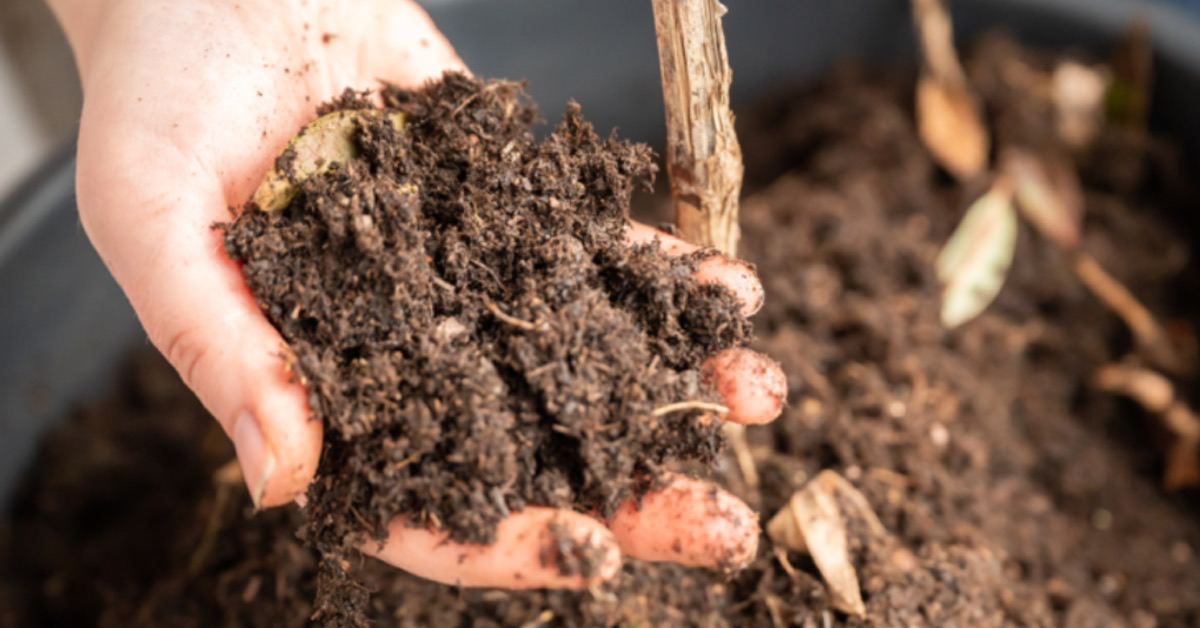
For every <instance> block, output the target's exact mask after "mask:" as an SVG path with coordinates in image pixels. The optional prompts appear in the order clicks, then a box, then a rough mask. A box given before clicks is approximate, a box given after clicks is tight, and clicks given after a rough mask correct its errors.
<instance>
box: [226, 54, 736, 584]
mask: <svg viewBox="0 0 1200 628" xmlns="http://www.w3.org/2000/svg"><path fill="white" fill-rule="evenodd" d="M383 101H384V106H385V107H386V108H388V109H395V110H400V111H403V112H405V113H406V114H407V116H408V118H407V120H408V122H407V124H406V127H405V129H404V131H402V132H400V131H397V130H396V129H394V128H393V127H392V126H391V124H390V123H389V122H388V121H387V120H386V119H384V118H382V117H377V118H376V119H374V120H369V121H365V122H364V123H363V126H362V127H361V128H360V129H359V133H358V137H357V141H358V143H359V145H360V152H361V154H360V156H358V157H356V158H355V159H352V160H350V161H349V162H347V163H346V164H344V166H343V167H338V168H335V169H334V170H331V171H329V172H328V173H326V174H322V175H319V176H316V177H313V178H311V179H309V180H307V181H304V182H303V184H302V186H301V192H300V194H299V195H298V196H297V198H296V199H295V200H294V201H293V202H292V203H291V205H290V206H289V207H287V208H286V209H284V210H282V211H279V212H274V213H266V212H263V211H259V210H258V209H257V208H256V207H248V208H247V209H246V211H243V212H242V213H241V214H240V215H239V216H238V217H237V219H236V221H235V222H234V223H233V224H231V225H226V226H224V228H225V231H226V239H225V241H226V247H227V249H228V251H229V253H230V255H231V256H232V257H233V258H234V259H236V260H238V261H240V262H242V263H243V274H244V275H245V277H246V281H247V283H248V284H249V287H250V290H251V292H252V293H253V294H254V295H255V297H256V300H257V302H258V304H259V306H260V307H261V308H262V310H263V312H264V313H266V315H267V316H268V318H270V320H271V322H272V323H274V325H275V326H276V327H277V328H278V329H279V330H280V332H281V333H282V335H283V337H284V339H285V340H286V341H287V343H288V345H289V347H290V349H291V351H292V352H293V356H294V357H293V358H292V360H293V362H294V369H295V371H296V372H297V373H298V375H299V378H300V379H301V381H303V382H304V383H305V384H306V385H307V386H308V388H309V390H310V405H311V407H312V410H313V413H314V417H315V418H316V419H318V420H321V421H323V422H324V424H325V425H326V430H325V447H324V451H323V453H322V457H321V462H320V467H319V469H318V472H317V478H316V481H315V482H314V483H313V485H312V488H311V489H310V490H309V494H308V497H309V507H308V508H307V509H306V514H307V520H308V524H307V525H306V526H305V533H306V535H307V536H308V538H309V539H310V541H311V542H313V543H314V544H315V546H316V547H318V548H320V549H321V550H322V551H325V552H331V553H334V554H338V555H341V554H344V553H347V552H351V551H354V550H355V549H356V548H357V547H359V546H360V545H361V544H362V543H363V541H364V540H365V539H364V537H363V535H364V534H369V535H370V536H371V537H374V538H377V539H382V538H384V537H385V536H386V529H387V524H388V522H390V521H391V520H392V519H393V518H394V517H396V516H397V515H401V516H404V517H405V518H406V520H407V522H408V523H409V524H410V525H413V526H420V527H427V526H433V527H438V528H442V529H445V530H447V531H448V532H449V534H450V538H452V539H454V540H457V541H467V542H477V543H489V542H491V541H492V540H493V538H494V535H495V528H496V524H497V523H498V522H499V521H500V520H501V519H502V518H503V517H505V516H507V515H508V514H509V513H510V512H513V511H518V510H521V509H522V508H524V507H525V506H526V505H528V504H536V505H540V506H553V507H559V508H571V509H575V510H578V511H580V512H588V513H596V514H598V515H599V516H604V517H606V516H609V515H610V514H612V513H613V512H614V511H615V510H616V507H617V505H619V504H620V503H621V502H624V501H626V500H628V499H635V498H638V497H640V496H641V495H642V494H643V493H644V492H645V491H646V490H647V489H649V488H651V487H652V486H654V485H655V484H656V483H657V482H659V479H660V477H661V475H662V472H663V471H664V469H665V468H666V467H667V465H669V464H671V463H675V462H678V461H697V462H699V463H704V464H707V463H711V462H712V461H713V460H714V459H715V457H716V455H717V453H718V452H719V449H720V445H721V439H720V430H719V422H717V421H707V422H704V421H698V420H697V419H698V418H699V417H700V416H701V415H702V414H703V412H704V411H702V410H695V409H684V410H679V411H672V412H668V413H666V414H663V415H661V416H660V415H656V414H653V411H654V410H655V409H656V408H659V407H661V406H665V405H668V404H672V403H676V402H680V401H689V400H701V401H717V400H718V397H717V396H716V394H715V393H714V392H713V391H712V390H711V389H710V388H709V387H708V386H707V385H706V384H705V383H704V381H703V377H702V374H701V361H702V360H703V359H704V358H705V357H708V356H710V355H712V354H714V353H716V352H717V351H719V350H721V349H725V348H728V347H732V346H738V345H744V344H745V343H746V342H748V339H749V334H750V326H749V323H748V322H747V321H746V319H745V318H744V317H743V316H742V315H741V314H740V306H739V304H738V303H737V301H736V299H735V298H734V297H733V295H732V293H730V292H729V291H728V290H726V289H725V288H723V287H720V286H716V285H711V284H700V283H698V282H696V281H695V280H694V279H692V278H691V272H692V271H693V270H694V268H695V260H696V259H697V257H696V256H691V257H686V258H671V257H668V256H666V255H665V254H664V253H662V252H661V250H660V249H659V248H658V245H657V243H656V244H653V245H639V246H630V245H629V244H628V243H627V242H626V240H625V230H626V228H627V221H628V210H629V202H630V196H631V194H632V193H633V190H634V188H635V186H637V185H639V184H642V185H646V184H648V183H649V181H650V180H651V179H652V178H653V175H654V172H655V166H654V164H653V162H652V160H651V156H650V150H649V148H648V147H646V146H636V145H631V144H626V143H623V142H618V141H616V140H614V139H609V140H601V139H599V138H598V137H597V136H596V134H595V133H594V132H593V130H592V128H591V126H590V125H589V124H587V123H586V122H584V121H583V119H582V118H581V117H580V112H579V107H578V106H576V105H571V106H569V107H568V110H567V114H566V116H565V118H564V120H563V121H562V123H561V124H560V125H559V126H558V128H557V129H555V131H554V132H553V133H552V134H551V135H550V136H549V137H548V138H547V139H545V140H544V141H541V142H539V141H536V140H535V139H534V136H533V132H532V124H533V122H534V121H535V120H536V114H535V112H534V110H533V108H532V106H531V105H529V104H528V103H527V102H526V98H525V97H524V94H523V91H522V90H521V87H520V85H518V84H516V83H508V82H491V83H482V82H479V81H476V80H474V79H469V78H466V77H464V76H461V75H455V74H448V75H447V76H446V77H445V79H444V80H443V81H442V82H439V83H435V84H431V85H429V86H427V87H426V88H424V89H422V90H420V91H416V92H413V91H402V90H398V89H386V90H385V91H384V92H383ZM362 105H363V101H361V100H359V99H357V98H355V97H354V95H353V94H349V95H347V97H345V98H343V99H342V101H341V102H339V103H338V106H343V107H346V106H349V107H361V106H362ZM280 162H281V163H282V165H284V166H285V167H290V166H289V162H290V160H289V159H286V158H284V159H281V160H280ZM364 526H365V527H366V528H367V529H366V530H363V527H364ZM557 545H562V543H561V542H559V543H557ZM550 549H552V548H548V551H549V550H550ZM595 549H596V548H592V551H591V554H593V555H592V556H587V557H584V556H581V555H578V553H570V552H562V551H554V552H550V553H552V554H557V555H559V556H562V557H563V558H564V559H565V560H566V561H567V563H569V564H563V565H562V567H563V570H564V572H569V573H572V574H573V573H577V572H580V571H586V570H587V569H588V568H593V567H596V566H598V564H599V563H598V562H597V561H596V560H595V558H596V557H595V556H594V554H595V553H596V552H595ZM585 553H586V552H585ZM581 575H584V576H589V575H590V574H589V573H582V574H581Z"/></svg>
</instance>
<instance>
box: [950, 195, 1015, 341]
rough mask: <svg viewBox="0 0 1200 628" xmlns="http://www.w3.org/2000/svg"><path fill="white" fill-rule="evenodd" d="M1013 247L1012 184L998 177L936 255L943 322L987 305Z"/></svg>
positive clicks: (959, 318)
mask: <svg viewBox="0 0 1200 628" xmlns="http://www.w3.org/2000/svg"><path fill="white" fill-rule="evenodd" d="M1016 247H1017V213H1016V210H1015V209H1013V204H1012V187H1011V185H1010V184H1009V183H1008V181H1007V179H1005V178H1004V177H1000V178H998V179H997V180H996V182H995V183H993V184H992V188H991V189H990V190H988V192H987V193H986V194H984V195H983V196H981V197H979V200H977V201H975V203H974V204H973V205H971V207H970V208H969V209H968V210H967V213H966V214H965V215H964V216H963V219H962V222H961V223H959V225H958V228H957V229H955V230H954V234H953V235H951V236H950V240H949V241H947V242H946V246H944V247H942V252H941V253H940V254H938V259H937V275H938V279H939V280H940V281H941V282H942V285H943V290H942V324H943V325H945V326H946V327H947V328H951V329H953V328H954V327H957V326H959V325H961V324H963V323H965V322H967V321H969V320H971V319H972V318H975V317H976V316H978V315H979V313H980V312H983V310H984V309H986V308H987V306H988V305H989V304H990V303H991V302H992V300H994V299H995V298H996V295H997V294H999V293H1000V288H1001V287H1002V286H1003V285H1004V278H1005V277H1006V276H1007V275H1008V269H1009V267H1010V266H1012V260H1013V253H1014V252H1015V251H1016Z"/></svg>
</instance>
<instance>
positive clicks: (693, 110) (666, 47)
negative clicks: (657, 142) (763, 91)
mask: <svg viewBox="0 0 1200 628" xmlns="http://www.w3.org/2000/svg"><path fill="white" fill-rule="evenodd" d="M724 13H725V8H724V7H723V6H721V4H720V3H719V2H717V0H654V26H655V29H656V31H657V34H658V58H659V63H660V65H661V67H662V84H663V102H664V105H665V107H666V112H667V172H668V173H669V174H670V179H671V198H672V199H673V200H674V205H675V223H676V225H677V226H678V227H679V229H680V231H681V232H682V234H683V237H684V239H686V240H689V241H691V242H694V243H696V244H701V245H705V246H712V247H714V248H716V249H717V250H718V251H721V252H722V253H725V254H728V255H730V256H736V255H737V244H738V238H739V237H740V235H741V232H740V230H739V228H738V220H737V218H738V194H739V193H740V192H741V188H742V151H741V148H740V147H739V145H738V141H737V135H736V134H735V133H734V129H733V112H732V111H731V110H730V108H729V83H730V81H731V80H732V72H731V71H730V69H729V61H728V57H727V55H726V53H725V35H724V33H723V31H722V30H721V16H722V15H724Z"/></svg>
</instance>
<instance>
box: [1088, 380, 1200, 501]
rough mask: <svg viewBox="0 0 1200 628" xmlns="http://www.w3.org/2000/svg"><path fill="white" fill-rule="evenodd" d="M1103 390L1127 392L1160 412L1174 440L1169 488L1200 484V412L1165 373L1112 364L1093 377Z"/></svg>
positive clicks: (1166, 481) (1165, 481)
mask: <svg viewBox="0 0 1200 628" xmlns="http://www.w3.org/2000/svg"><path fill="white" fill-rule="evenodd" d="M1092 383H1093V385H1094V386H1096V387H1097V388H1099V389H1100V390H1104V391H1107V392H1111V393H1115V394H1119V395H1125V396H1126V397H1129V398H1130V399H1133V400H1134V401H1136V402H1137V403H1138V404H1139V405H1141V406H1142V407H1143V408H1145V409H1146V411H1147V412H1149V413H1151V414H1155V415H1158V417H1159V418H1160V419H1161V420H1162V422H1163V425H1164V426H1165V427H1166V428H1167V430H1168V431H1169V432H1171V435H1172V436H1173V437H1174V441H1173V442H1172V443H1171V446H1170V450H1169V451H1168V454H1167V469H1166V473H1165V477H1164V478H1163V484H1164V485H1165V486H1166V488H1167V489H1168V490H1174V489H1178V488H1183V487H1186V486H1200V416H1197V415H1196V413H1195V412H1194V411H1192V409H1191V408H1190V407H1188V405H1187V404H1186V403H1184V402H1183V401H1181V400H1180V399H1179V398H1178V397H1177V396H1176V395H1175V387H1174V386H1172V385H1171V382H1170V381H1168V380H1167V378H1166V377H1163V376H1162V375H1160V374H1158V373H1156V372H1154V371H1152V370H1150V369H1148V368H1144V367H1142V366H1138V365H1136V364H1131V363H1128V362H1125V363H1120V364H1109V365H1105V366H1102V367H1100V368H1099V369H1097V370H1096V373H1095V375H1094V376H1093V378H1092Z"/></svg>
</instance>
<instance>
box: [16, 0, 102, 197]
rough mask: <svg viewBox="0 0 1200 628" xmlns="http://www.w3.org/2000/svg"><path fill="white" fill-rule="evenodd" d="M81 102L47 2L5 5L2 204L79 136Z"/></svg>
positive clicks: (64, 44)
mask: <svg viewBox="0 0 1200 628" xmlns="http://www.w3.org/2000/svg"><path fill="white" fill-rule="evenodd" d="M82 102H83V97H82V94H81V92H80V89H79V79H78V77H77V75H76V72H75V62H74V59H72V57H71V50H70V48H68V47H67V41H66V38H65V37H64V36H63V34H62V31H61V30H59V28H58V24H57V23H56V22H55V21H54V16H53V15H51V13H50V9H48V8H47V7H46V4H45V0H0V150H2V151H3V152H2V153H0V154H2V155H3V156H2V157H0V198H3V197H4V196H5V195H7V193H8V192H9V191H10V190H11V189H12V188H13V186H14V185H16V184H17V182H19V181H21V180H22V179H24V178H25V177H26V176H27V175H28V174H29V172H30V171H31V170H32V169H33V168H35V167H36V166H37V164H38V163H39V162H40V161H41V160H42V158H44V157H45V155H46V154H47V152H48V151H50V150H51V149H52V148H53V147H55V146H57V145H59V144H60V143H62V142H64V141H67V140H68V139H69V138H70V137H71V136H72V135H73V134H74V132H75V127H76V124H77V123H78V119H79V109H80V106H81V104H82Z"/></svg>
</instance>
